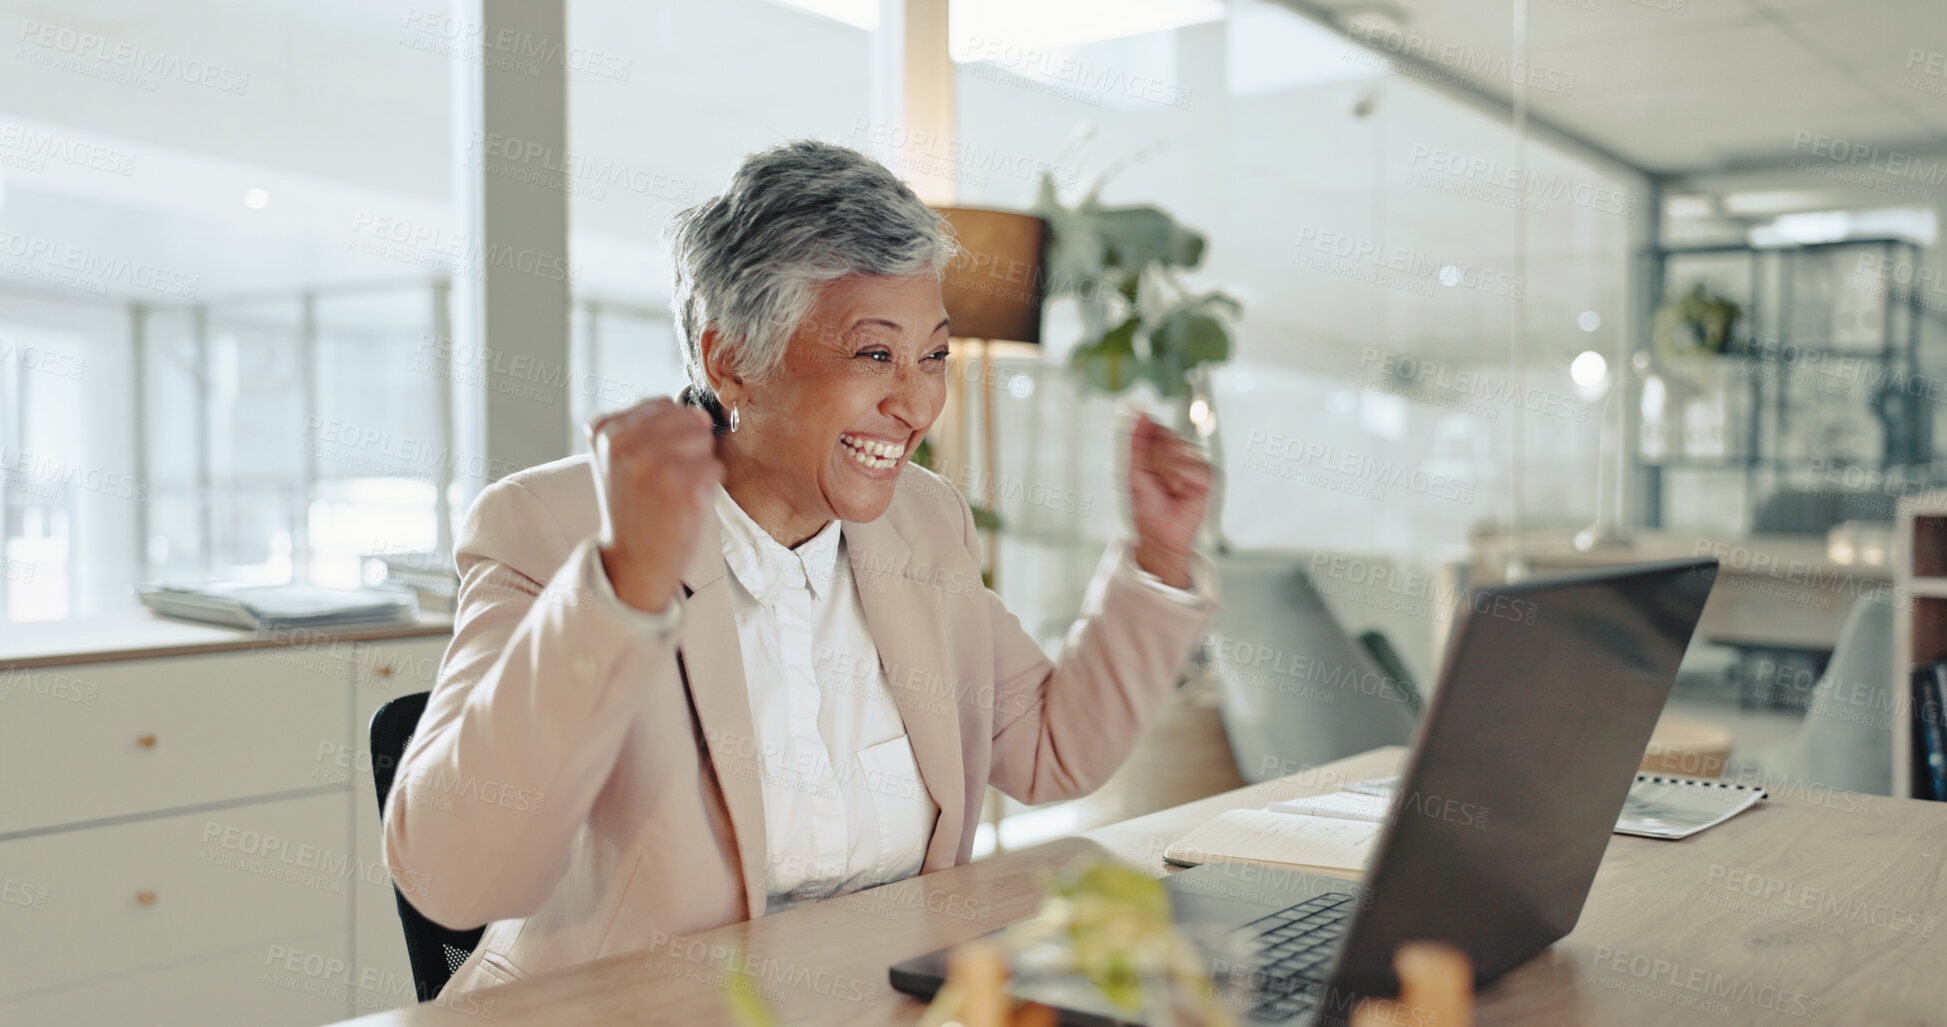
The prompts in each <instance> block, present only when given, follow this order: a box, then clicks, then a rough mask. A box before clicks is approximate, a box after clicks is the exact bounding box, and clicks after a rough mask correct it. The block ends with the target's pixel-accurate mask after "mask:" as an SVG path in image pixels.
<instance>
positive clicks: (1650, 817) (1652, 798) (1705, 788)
mask: <svg viewBox="0 0 1947 1027" xmlns="http://www.w3.org/2000/svg"><path fill="white" fill-rule="evenodd" d="M1764 797H1765V790H1764V789H1762V788H1756V787H1753V786H1751V785H1740V784H1732V783H1731V782H1729V781H1712V780H1709V779H1707V778H1700V777H1672V776H1671V775H1669V774H1638V775H1636V783H1635V784H1633V785H1630V786H1629V797H1628V798H1626V799H1624V800H1623V809H1622V815H1621V816H1619V817H1617V818H1616V833H1617V834H1633V835H1640V836H1641V837H1644V838H1667V839H1670V840H1672V841H1674V840H1676V839H1678V838H1688V837H1690V836H1691V835H1693V834H1696V833H1697V832H1699V831H1702V830H1704V829H1705V828H1711V827H1716V826H1717V825H1718V824H1721V823H1723V822H1724V821H1726V820H1729V819H1731V818H1732V817H1734V816H1737V815H1738V814H1739V813H1742V812H1744V811H1745V810H1747V809H1750V808H1751V807H1753V806H1756V805H1757V804H1758V802H1759V800H1761V799H1763V798H1764Z"/></svg>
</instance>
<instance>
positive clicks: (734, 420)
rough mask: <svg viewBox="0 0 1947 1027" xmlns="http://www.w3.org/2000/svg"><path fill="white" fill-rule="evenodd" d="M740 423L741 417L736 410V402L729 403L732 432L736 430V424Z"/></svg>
mask: <svg viewBox="0 0 1947 1027" xmlns="http://www.w3.org/2000/svg"><path fill="white" fill-rule="evenodd" d="M741 423H743V417H742V416H741V415H739V414H738V412H737V404H735V403H732V404H730V430H731V431H733V432H734V431H736V430H737V425H739V424H741Z"/></svg>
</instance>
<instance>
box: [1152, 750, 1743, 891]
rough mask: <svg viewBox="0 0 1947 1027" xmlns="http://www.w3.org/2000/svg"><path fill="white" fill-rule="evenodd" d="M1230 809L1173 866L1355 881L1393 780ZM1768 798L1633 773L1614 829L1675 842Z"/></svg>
mask: <svg viewBox="0 0 1947 1027" xmlns="http://www.w3.org/2000/svg"><path fill="white" fill-rule="evenodd" d="M1359 785H1360V786H1361V787H1358V788H1356V789H1354V788H1352V787H1348V788H1347V789H1346V790H1344V791H1338V792H1330V793H1327V794H1325V795H1311V796H1305V797H1303V798H1298V799H1286V800H1284V801H1282V802H1274V803H1272V804H1270V805H1269V806H1266V807H1265V808H1263V809H1255V810H1253V809H1240V810H1231V811H1230V812H1228V813H1224V814H1221V815H1219V816H1218V817H1216V818H1215V819H1213V820H1211V821H1209V822H1208V823H1205V824H1204V825H1202V826H1201V827H1199V828H1197V829H1196V830H1194V831H1192V832H1190V833H1189V834H1187V835H1184V836H1183V837H1182V838H1180V839H1178V840H1177V841H1176V843H1175V844H1174V845H1171V846H1170V847H1169V848H1168V849H1167V850H1166V851H1165V852H1164V853H1163V858H1164V859H1165V860H1167V861H1168V862H1171V863H1177V864H1180V865H1184V866H1195V865H1196V864H1198V863H1210V862H1227V863H1259V864H1264V865H1267V866H1276V867H1281V868H1284V869H1289V870H1302V871H1306V872H1309V873H1316V874H1326V875H1329V876H1334V877H1348V878H1356V877H1357V876H1358V875H1359V873H1360V872H1361V871H1362V870H1364V868H1365V864H1366V861H1367V859H1368V858H1369V857H1370V856H1371V850H1372V847H1373V845H1374V843H1375V842H1376V841H1377V840H1378V835H1379V826H1380V824H1381V822H1383V821H1384V820H1385V819H1386V814H1387V812H1388V810H1389V808H1390V806H1391V805H1392V803H1391V798H1392V782H1391V781H1390V780H1386V779H1375V780H1372V781H1362V782H1359ZM1764 798H1765V790H1764V789H1762V788H1757V787H1754V786H1752V785H1741V784H1733V783H1731V782H1729V781H1713V780H1709V779H1706V778H1697V777H1677V776H1673V775H1670V774H1637V775H1636V781H1635V783H1633V784H1631V785H1630V786H1629V795H1628V797H1627V798H1625V799H1624V800H1623V808H1622V814H1621V815H1620V816H1618V817H1617V818H1616V833H1617V834H1629V835H1637V836H1639V837H1643V838H1662V839H1667V840H1670V841H1676V840H1678V839H1681V838H1688V837H1690V836H1691V835H1693V834H1696V833H1697V832H1699V831H1703V830H1705V829H1707V828H1711V827H1715V826H1717V825H1718V824H1721V823H1723V822H1724V821H1726V820H1729V819H1730V818H1732V817H1734V816H1736V815H1738V814H1739V813H1742V812H1744V811H1745V810H1747V809H1750V808H1751V807H1753V806H1755V805H1757V804H1758V802H1759V801H1760V800H1762V799H1764Z"/></svg>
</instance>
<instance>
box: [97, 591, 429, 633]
mask: <svg viewBox="0 0 1947 1027" xmlns="http://www.w3.org/2000/svg"><path fill="white" fill-rule="evenodd" d="M135 594H136V596H137V597H138V598H140V599H141V600H142V605H144V606H147V607H148V608H149V609H151V610H153V611H155V612H156V613H158V614H161V615H163V616H165V617H176V618H180V619H182V620H193V621H198V622H201V623H204V624H221V625H226V626H229V627H238V628H249V629H252V630H255V631H277V630H291V629H296V628H306V629H312V630H318V629H324V628H340V627H350V626H359V627H366V626H375V625H383V624H406V623H411V622H412V621H414V620H416V619H418V616H419V605H418V603H417V602H415V601H414V600H413V597H412V595H411V594H410V593H405V592H395V591H379V590H376V589H339V588H319V587H317V586H314V585H229V584H212V585H198V586H194V587H180V586H172V585H144V586H140V587H138V588H136V590H135Z"/></svg>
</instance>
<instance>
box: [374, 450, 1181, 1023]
mask: <svg viewBox="0 0 1947 1027" xmlns="http://www.w3.org/2000/svg"><path fill="white" fill-rule="evenodd" d="M599 526H600V512H599V510H598V508H597V506H596V496H595V489H594V478H593V465H592V464H591V463H590V461H589V459H588V458H587V457H573V458H569V459H566V460H557V461H555V462H553V463H548V464H543V465H541V466H539V467H534V468H530V469H528V470H525V471H521V472H518V473H516V474H512V475H509V476H508V477H506V478H505V479H502V480H501V481H499V482H496V483H495V484H493V485H492V486H490V487H488V488H487V489H486V490H485V491H484V492H482V493H481V494H480V497H479V499H478V500H477V501H476V502H475V503H474V504H473V508H472V510H471V511H470V512H469V513H468V515H467V522H466V527H465V529H464V530H463V532H462V533H461V535H460V537H459V539H458V544H457V546H456V553H455V559H456V562H457V564H458V568H459V572H460V575H461V586H460V594H459V606H458V611H457V617H456V621H455V624H454V631H453V642H452V644H451V646H450V647H449V648H448V649H447V650H446V657H445V659H444V661H443V662H442V663H441V665H440V672H439V680H438V683H437V685H436V686H435V687H434V689H433V694H432V698H431V701H430V702H429V703H428V704H427V707H426V713H425V716H424V717H423V718H421V720H420V721H419V730H418V733H417V734H416V735H415V736H414V737H413V740H412V744H411V745H410V746H409V747H408V748H407V749H406V753H405V756H404V759H403V761H402V763H401V765H400V767H399V774H398V777H397V779H396V783H395V784H394V786H393V789H392V792H391V795H390V796H389V797H388V799H387V806H386V811H385V852H386V860H387V862H388V864H389V865H390V866H391V868H392V872H393V875H394V878H395V880H397V881H398V882H400V885H401V888H402V889H404V890H405V893H406V895H407V896H408V897H409V898H410V899H411V901H412V903H413V905H415V906H417V907H418V908H419V910H420V911H421V912H423V913H425V914H426V916H428V917H430V918H432V919H433V920H434V921H436V922H439V923H442V924H446V925H448V926H451V927H456V928H466V927H475V926H479V925H481V924H487V925H489V926H488V928H487V931H486V934H485V936H484V937H483V938H482V939H481V942H480V945H479V947H478V948H477V949H475V951H474V953H473V955H472V957H471V958H470V959H468V960H467V961H466V963H465V964H464V965H463V966H461V967H460V969H459V972H458V973H456V974H455V975H454V977H453V980H452V982H451V983H450V984H449V985H448V986H447V988H446V991H445V992H444V993H443V994H444V995H445V996H451V995H453V994H456V993H458V992H461V991H471V990H476V989H479V988H484V987H490V986H492V985H496V984H500V983H503V982H505V981H510V980H514V979H517V978H520V977H522V976H524V975H527V974H531V973H534V972H536V971H539V970H545V969H548V968H551V967H557V966H562V965H565V964H569V963H575V962H581V961H584V960H589V959H594V958H597V957H601V956H606V955H612V954H615V953H619V952H628V951H633V950H637V949H642V948H646V947H649V946H650V945H652V944H654V943H656V942H658V941H660V940H662V939H666V938H667V937H669V936H670V935H681V934H687V933H692V932H696V931H701V930H705V929H708V928H711V927H716V926H720V925H722V924H726V923H731V922H734V921H737V920H741V919H744V918H747V917H753V916H759V915H762V914H763V912H764V905H765V897H766V896H765V860H766V851H767V849H766V845H765V838H764V811H763V800H762V797H761V794H760V790H759V787H760V782H759V777H758V775H759V772H760V765H761V764H760V761H759V754H758V752H757V749H756V745H755V743H754V740H753V739H754V736H753V733H752V728H751V713H750V702H749V699H748V697H747V693H746V689H745V684H744V669H743V659H742V655H741V650H740V648H739V645H738V641H737V635H736V625H735V621H734V619H733V616H732V613H731V606H730V600H729V592H728V589H729V587H730V582H729V580H728V579H727V577H726V573H727V572H726V568H725V564H724V559H723V553H722V546H721V542H720V539H719V532H718V530H717V525H716V522H715V521H714V520H713V519H708V518H706V520H705V526H704V530H703V537H702V539H701V540H700V541H699V543H698V545H697V548H696V555H695V557H694V558H693V559H692V560H691V561H690V564H689V566H688V568H687V570H686V572H685V573H684V575H683V591H684V594H685V595H686V596H687V599H686V600H685V609H684V615H683V621H682V624H681V627H680V628H678V629H677V630H676V631H675V632H674V633H672V634H671V635H670V637H669V638H668V639H666V640H664V641H654V640H651V639H648V638H645V637H644V636H642V635H640V634H638V633H636V632H635V631H634V630H633V629H632V626H631V624H630V623H629V622H628V621H627V620H626V619H625V618H623V617H622V616H620V615H619V613H618V611H616V610H614V609H612V608H611V607H609V606H608V605H607V604H606V603H604V602H600V601H598V600H600V599H604V598H606V597H604V596H602V595H601V594H600V593H598V592H596V591H595V589H596V588H598V587H599V584H598V581H597V579H596V578H594V577H593V575H594V574H596V573H597V572H599V570H600V566H601V559H600V556H599V554H598V553H597V552H596V549H595V535H596V533H597V532H598V530H599ZM842 530H843V532H844V536H845V542H846V546H847V550H848V552H849V555H850V560H851V565H852V570H853V574H854V580H855V581H856V583H857V585H858V589H859V595H860V598H861V600H862V601H863V605H864V608H865V614H866V622H867V625H868V626H869V627H870V628H871V631H872V637H873V640H874V642H875V643H876V644H877V646H878V649H879V658H880V662H881V663H882V664H883V666H884V668H885V672H886V680H887V683H888V684H889V686H890V687H891V691H892V694H893V699H894V702H895V704H896V705H897V706H898V708H899V711H900V714H901V716H902V718H903V719H904V721H905V724H906V731H907V734H908V735H909V737H910V738H911V740H912V745H913V750H914V754H915V756H916V758H917V762H918V767H919V774H920V779H921V781H922V782H923V783H924V785H925V786H926V790H927V792H928V793H930V794H931V796H932V798H933V801H934V802H935V803H937V804H938V805H939V808H940V814H939V819H938V820H937V821H936V822H935V824H934V826H933V832H932V836H931V839H930V841H929V842H928V844H927V847H926V858H925V862H924V864H923V865H922V868H921V872H922V873H924V872H928V871H933V870H939V869H942V868H945V867H950V866H954V865H956V864H959V863H964V862H966V861H967V860H968V859H969V858H970V855H971V852H972V848H973V838H974V827H975V818H976V817H977V816H978V815H979V812H980V807H981V798H982V794H983V789H984V788H986V786H987V785H989V784H992V785H994V786H995V787H997V788H999V789H1001V790H1002V791H1003V792H1005V793H1007V794H1008V795H1011V796H1013V797H1014V798H1016V799H1019V800H1021V801H1022V802H1028V803H1040V802H1049V801H1053V800H1057V799H1066V798H1071V797H1074V796H1078V795H1083V794H1086V793H1087V792H1089V791H1092V790H1093V789H1095V788H1096V787H1098V786H1100V785H1101V784H1102V783H1103V782H1104V781H1105V780H1107V779H1108V777H1109V775H1110V774H1111V773H1113V772H1114V770H1115V769H1116V767H1117V765H1119V764H1120V763H1121V762H1122V760H1123V758H1124V757H1125V756H1126V755H1128V752H1129V750H1130V748H1131V746H1133V745H1134V743H1135V741H1136V737H1137V735H1138V733H1139V732H1140V730H1141V728H1142V726H1143V723H1144V720H1145V718H1147V717H1148V715H1149V714H1150V713H1151V712H1152V711H1153V710H1155V708H1156V707H1157V706H1158V705H1159V704H1160V703H1161V702H1162V701H1163V699H1164V697H1165V695H1166V694H1167V693H1168V692H1169V690H1170V689H1171V687H1172V686H1173V685H1174V683H1175V682H1176V680H1177V675H1178V672H1179V670H1180V669H1181V666H1182V664H1183V663H1184V661H1185V659H1186V658H1187V657H1188V656H1189V654H1190V652H1191V650H1192V648H1193V646H1194V645H1195V643H1196V639H1197V637H1198V634H1199V632H1201V631H1202V630H1203V628H1204V626H1205V624H1206V622H1207V621H1208V619H1209V617H1210V616H1211V615H1212V613H1214V609H1208V608H1196V607H1192V606H1188V605H1185V604H1182V603H1179V602H1176V601H1174V600H1172V599H1171V598H1170V597H1168V596H1165V595H1163V594H1161V593H1159V592H1157V591H1156V590H1154V589H1153V588H1151V587H1149V586H1147V585H1145V584H1144V583H1143V582H1142V581H1140V580H1139V579H1137V578H1136V576H1135V575H1134V574H1133V573H1131V572H1130V571H1129V570H1127V569H1126V568H1124V567H1122V566H1121V564H1120V561H1118V562H1117V563H1116V565H1115V569H1113V570H1108V568H1106V567H1105V572H1106V573H1101V574H1098V575H1097V578H1096V581H1095V582H1094V584H1093V585H1092V586H1091V589H1090V593H1089V596H1088V598H1087V600H1086V604H1085V607H1086V608H1085V610H1084V617H1083V619H1082V620H1081V621H1079V622H1078V623H1077V624H1076V626H1075V628H1074V630H1073V632H1072V633H1071V634H1070V635H1069V637H1068V640H1067V644H1066V647H1065V648H1064V650H1063V653H1062V656H1061V659H1060V661H1059V662H1051V661H1050V660H1049V659H1048V658H1047V656H1046V655H1044V654H1043V653H1042V651H1041V649H1040V647H1039V646H1037V645H1036V644H1035V642H1034V640H1033V639H1032V638H1031V637H1029V635H1028V634H1027V632H1026V631H1024V630H1022V628H1021V625H1020V622H1019V621H1017V620H1016V619H1015V618H1014V615H1013V614H1010V613H1009V612H1008V611H1007V609H1006V608H1005V607H1004V606H1002V605H1001V601H1000V599H999V597H998V596H996V595H994V594H993V593H992V592H990V591H988V590H987V589H985V588H984V587H982V585H981V579H980V559H979V540H978V537H977V535H976V534H975V530H974V524H973V517H972V515H971V513H970V512H969V511H968V509H967V504H966V502H965V500H963V499H962V498H961V497H960V494H959V493H958V492H957V491H955V490H954V489H953V488H952V487H951V486H950V485H949V484H947V482H946V481H945V479H943V478H941V477H939V476H938V475H935V474H933V473H932V472H930V471H926V470H924V469H922V468H919V467H915V466H908V467H907V469H906V471H905V472H904V474H903V476H902V477H901V478H900V480H899V488H898V491H897V492H896V494H895V498H894V500H893V502H892V505H891V507H890V509H888V510H887V511H886V513H885V515H884V516H882V517H880V518H879V519H878V520H876V521H872V522H870V523H854V522H849V521H848V522H846V523H845V526H844V528H843V529H842ZM1211 606H1213V607H1214V604H1211Z"/></svg>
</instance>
